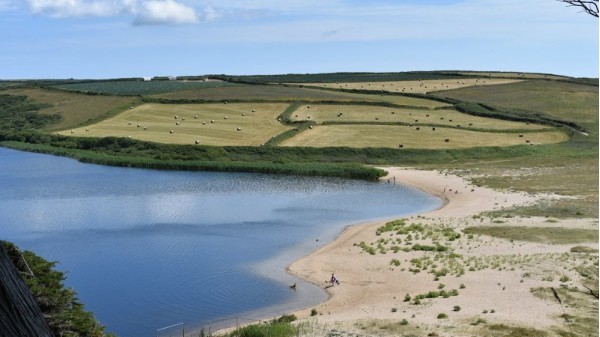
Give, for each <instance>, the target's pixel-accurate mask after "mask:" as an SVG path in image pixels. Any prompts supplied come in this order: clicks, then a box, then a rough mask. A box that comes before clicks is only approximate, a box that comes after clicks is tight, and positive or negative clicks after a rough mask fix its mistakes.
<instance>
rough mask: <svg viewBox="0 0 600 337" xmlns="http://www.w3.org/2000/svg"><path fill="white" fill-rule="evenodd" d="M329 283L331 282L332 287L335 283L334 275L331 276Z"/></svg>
mask: <svg viewBox="0 0 600 337" xmlns="http://www.w3.org/2000/svg"><path fill="white" fill-rule="evenodd" d="M330 281H331V285H334V284H335V282H336V281H337V279H336V278H335V275H334V274H331V280H330Z"/></svg>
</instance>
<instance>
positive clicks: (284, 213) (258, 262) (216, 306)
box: [0, 148, 442, 337]
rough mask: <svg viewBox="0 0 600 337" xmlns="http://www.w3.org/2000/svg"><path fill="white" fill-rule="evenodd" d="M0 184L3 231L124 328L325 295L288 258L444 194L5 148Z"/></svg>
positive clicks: (126, 331)
mask: <svg viewBox="0 0 600 337" xmlns="http://www.w3.org/2000/svg"><path fill="white" fill-rule="evenodd" d="M0 189H1V191H2V193H0V239H3V240H7V241H12V242H14V243H15V244H17V245H18V246H20V247H21V248H22V249H27V250H32V251H34V252H35V253H37V254H38V255H41V256H43V257H44V258H46V259H48V260H51V261H59V264H58V266H57V268H58V269H59V270H61V271H65V272H67V276H68V278H67V281H66V283H67V285H68V286H71V287H73V288H74V289H75V291H77V293H78V294H79V298H80V299H81V301H82V302H83V303H84V304H85V306H86V309H88V310H90V311H92V312H94V314H95V316H96V317H97V318H98V320H99V321H100V322H101V324H103V325H105V326H107V329H106V330H107V331H108V332H115V333H117V334H118V335H119V336H120V337H145V336H156V335H157V329H160V328H162V327H165V326H169V325H172V324H176V323H180V322H184V323H185V325H186V329H188V330H189V329H194V328H198V327H200V326H201V325H202V326H205V325H207V324H210V325H211V327H213V326H214V327H218V326H223V324H233V323H235V319H236V318H237V320H238V321H239V322H240V323H245V322H247V321H251V320H254V319H260V318H263V317H268V316H275V315H281V314H285V313H289V312H291V311H293V310H294V309H299V308H303V307H309V306H312V305H315V304H317V303H319V302H321V301H323V300H325V299H326V294H325V293H324V292H323V291H322V290H321V289H320V288H318V287H316V286H314V285H311V284H308V283H306V282H302V281H300V280H297V279H295V278H294V277H292V276H290V275H287V274H286V273H285V266H286V265H288V264H290V263H291V262H292V261H294V260H295V259H297V258H299V257H301V256H303V255H306V254H308V253H309V252H310V251H313V250H314V249H316V248H318V247H320V246H321V245H324V244H326V243H327V242H330V241H331V240H333V239H334V238H335V236H336V235H337V234H339V233H340V232H341V231H342V230H343V229H344V227H345V226H347V225H350V224H355V223H360V222H365V221H367V220H374V219H384V218H391V217H397V216H398V217H399V216H405V215H410V214H415V213H420V212H423V211H427V210H432V209H435V208H438V207H440V206H441V205H442V201H441V200H439V199H437V198H435V197H433V196H430V195H427V194H425V193H423V192H420V191H418V190H415V189H412V188H408V187H403V186H398V185H396V186H394V185H393V184H387V183H381V182H380V183H369V182H363V181H353V180H344V179H336V178H318V177H293V176H280V175H263V174H243V173H212V172H210V173H208V172H174V171H157V170H144V169H132V168H119V167H107V166H99V165H91V164H84V163H80V162H77V161H75V160H72V159H68V158H62V157H56V156H50V155H44V154H34V153H26V152H20V151H14V150H10V149H4V148H0ZM338 276H339V277H340V278H343V275H338ZM323 277H324V278H327V275H324V276H323ZM294 282H297V283H298V290H297V291H292V290H290V289H289V287H288V285H289V284H291V283H294Z"/></svg>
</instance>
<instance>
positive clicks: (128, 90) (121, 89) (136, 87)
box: [52, 81, 237, 96]
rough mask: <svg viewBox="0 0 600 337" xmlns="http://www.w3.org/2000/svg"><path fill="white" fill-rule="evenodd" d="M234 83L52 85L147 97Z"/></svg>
mask: <svg viewBox="0 0 600 337" xmlns="http://www.w3.org/2000/svg"><path fill="white" fill-rule="evenodd" d="M236 85H237V84H235V83H229V82H223V81H209V82H204V81H198V82H187V81H149V82H144V81H93V82H80V83H71V84H60V85H54V86H52V87H53V88H57V89H62V90H70V91H76V92H85V93H96V94H109V95H127V96H130V95H149V94H155V93H159V92H171V91H178V90H186V89H196V88H214V87H225V86H236Z"/></svg>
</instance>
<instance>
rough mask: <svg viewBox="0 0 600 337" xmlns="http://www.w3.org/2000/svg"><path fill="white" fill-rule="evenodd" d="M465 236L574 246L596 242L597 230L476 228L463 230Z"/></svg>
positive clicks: (513, 227)
mask: <svg viewBox="0 0 600 337" xmlns="http://www.w3.org/2000/svg"><path fill="white" fill-rule="evenodd" d="M464 231H465V233H466V234H481V235H488V236H494V237H499V238H503V239H507V240H519V241H530V242H541V243H550V244H574V243H581V242H598V230H596V229H580V228H562V227H521V226H477V227H468V228H465V230H464Z"/></svg>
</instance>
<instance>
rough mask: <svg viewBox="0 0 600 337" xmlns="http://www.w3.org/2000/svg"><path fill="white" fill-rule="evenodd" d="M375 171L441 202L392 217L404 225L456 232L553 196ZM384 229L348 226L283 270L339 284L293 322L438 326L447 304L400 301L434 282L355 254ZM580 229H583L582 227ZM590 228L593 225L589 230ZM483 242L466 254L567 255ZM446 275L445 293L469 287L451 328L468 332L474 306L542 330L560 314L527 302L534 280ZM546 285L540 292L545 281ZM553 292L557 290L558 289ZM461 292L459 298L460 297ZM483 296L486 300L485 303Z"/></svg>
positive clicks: (424, 174)
mask: <svg viewBox="0 0 600 337" xmlns="http://www.w3.org/2000/svg"><path fill="white" fill-rule="evenodd" d="M379 168H382V169H385V170H386V171H388V175H386V176H385V177H382V178H381V180H383V181H385V180H387V179H395V181H394V183H396V184H400V185H405V186H410V187H412V188H416V189H419V190H421V191H423V192H425V193H428V194H430V195H434V196H436V197H438V198H440V199H441V200H442V201H443V205H442V206H441V207H440V208H438V209H436V210H432V211H428V212H424V213H421V214H414V215H413V216H405V217H398V218H405V219H408V220H409V221H414V219H418V220H419V221H420V222H423V223H425V224H436V223H440V222H441V223H444V224H445V225H446V224H447V225H449V226H450V227H451V228H454V229H457V230H460V229H461V228H464V227H465V226H467V225H469V224H470V225H473V224H475V225H478V224H479V221H475V220H474V219H473V216H474V215H477V214H479V213H481V212H485V211H494V210H499V209H502V208H505V207H513V206H519V205H526V204H529V203H532V202H534V201H536V200H539V199H541V198H554V197H556V196H553V195H542V194H535V195H529V194H526V193H522V192H510V191H497V190H493V189H490V188H486V187H478V186H475V185H472V184H470V183H468V182H467V181H466V180H464V179H463V178H461V177H458V176H456V175H453V174H445V173H443V172H440V171H437V170H417V169H413V168H400V167H379ZM588 220H589V219H588ZM512 221H514V222H515V224H514V225H518V224H520V221H521V220H520V219H514V220H512ZM543 221H544V219H532V222H533V223H535V224H536V225H539V224H542V225H543ZM463 222H464V223H463ZM385 223H386V221H372V222H368V223H362V224H356V225H349V226H347V227H346V228H345V229H344V230H343V231H342V232H341V233H340V234H339V235H338V236H337V238H335V239H334V240H333V241H332V242H330V243H329V244H327V245H325V246H323V247H321V248H319V249H317V250H315V251H313V252H312V253H310V254H308V255H307V256H304V257H302V258H300V259H299V260H296V261H294V262H293V263H291V264H290V265H288V266H287V267H286V271H287V272H288V273H289V274H291V275H293V276H295V277H298V278H300V279H303V280H305V281H308V282H311V283H313V284H316V285H317V286H320V287H321V288H322V289H323V288H325V287H324V286H325V285H326V284H327V283H326V280H328V277H329V276H330V275H331V273H335V274H336V276H337V277H338V279H339V280H340V285H335V286H332V287H327V288H325V289H324V290H325V292H326V293H327V295H328V296H327V299H326V300H325V301H324V302H322V303H320V304H318V305H316V306H314V307H311V308H305V309H301V310H298V311H296V312H293V314H294V315H296V316H297V317H298V319H299V320H301V321H302V320H306V319H308V318H313V317H311V316H313V315H311V310H313V309H314V310H317V312H318V315H317V316H315V317H314V319H316V320H318V321H319V322H321V323H324V324H336V325H340V324H342V325H343V324H346V325H348V324H350V326H349V327H350V329H352V327H354V326H355V325H356V324H357V323H356V322H360V321H364V320H368V319H398V317H403V318H404V317H406V318H409V319H410V320H411V323H412V322H415V323H418V324H421V325H427V324H440V322H439V321H438V320H436V319H435V315H437V313H438V312H443V310H445V311H448V310H449V309H448V308H445V306H447V305H448V304H444V303H443V302H444V301H448V300H440V301H432V302H431V303H429V304H427V305H422V306H416V305H410V304H409V303H407V302H406V301H403V297H404V296H405V294H412V295H413V296H414V294H419V293H426V292H427V291H431V290H434V289H436V288H437V287H438V285H439V282H436V281H434V280H432V279H433V277H431V276H430V275H431V274H429V275H425V274H427V273H420V274H412V273H410V272H403V271H402V272H401V271H400V270H397V269H399V268H397V269H394V268H393V267H390V262H389V261H390V259H391V258H392V256H390V255H391V253H390V254H388V256H387V257H386V255H384V254H375V255H374V256H373V255H369V254H365V253H364V252H362V251H361V249H360V248H358V247H356V246H357V243H358V242H369V241H373V240H377V239H376V238H378V237H377V236H376V235H375V230H376V228H378V227H379V226H382V225H383V224H385ZM465 223H466V224H465ZM582 226H584V225H583V224H582ZM585 226H588V225H585ZM589 226H592V227H593V226H594V225H593V224H592V225H589ZM596 229H597V225H596ZM482 240H484V241H482V242H483V248H479V247H475V248H474V249H473V250H474V251H475V252H476V253H477V254H482V255H483V256H487V255H489V254H494V253H496V254H507V253H508V252H512V253H518V254H560V253H563V252H565V251H568V249H569V248H570V246H572V245H544V244H537V243H529V242H519V243H518V246H517V245H516V244H515V243H512V242H509V241H508V240H502V239H495V238H485V239H482ZM485 240H487V241H485ZM596 246H597V245H596ZM461 248H462V247H461ZM470 250H471V248H469V253H471V251H470ZM411 253H414V252H411ZM411 253H406V254H407V255H409V257H408V258H407V259H410V256H412V255H411ZM461 253H462V252H461ZM465 253H466V250H465ZM413 255H414V254H413ZM405 261H406V260H405ZM402 265H403V266H408V265H407V262H404V261H403V262H402ZM402 270H404V269H402ZM513 270H514V268H513ZM473 275H475V276H473ZM449 277H450V276H448V277H444V280H443V282H444V283H446V285H447V286H448V287H447V289H453V288H459V287H458V286H459V283H461V286H462V282H464V283H465V284H468V285H467V289H465V290H461V296H460V297H457V298H456V300H455V302H456V303H461V306H462V307H463V310H462V311H461V312H460V313H457V314H453V315H456V316H457V321H454V323H459V324H460V323H462V324H465V325H467V327H468V324H466V323H465V322H464V320H465V319H468V317H475V316H477V315H479V314H481V310H482V309H481V307H482V306H483V307H484V308H485V305H487V306H490V307H492V308H493V309H494V312H495V314H494V318H497V319H498V321H499V322H503V323H508V324H518V325H519V324H520V325H531V324H532V322H535V323H533V325H534V326H535V327H541V328H544V327H549V326H552V325H554V324H556V323H557V321H556V319H555V316H559V315H560V314H561V313H562V312H561V311H560V310H561V307H560V306H558V305H556V304H552V303H551V304H548V303H547V302H545V301H544V300H542V299H540V298H536V297H534V296H532V295H531V294H530V289H531V288H532V287H534V286H535V285H536V284H540V282H533V280H532V281H531V282H530V281H529V280H528V282H523V280H522V278H521V276H520V274H519V273H518V271H516V272H505V273H500V272H495V271H491V270H489V271H488V270H486V271H482V272H474V273H468V274H465V276H463V277H462V278H460V279H455V278H454V277H452V279H448V278H449ZM515 281H516V282H515ZM440 282H441V281H440ZM467 282H468V283H467ZM555 283H556V282H555ZM496 284H498V285H500V284H503V286H502V287H500V291H498V290H499V289H497V288H498V286H496ZM545 286H547V282H546V284H545ZM556 286H557V287H558V286H560V285H559V284H557V285H556ZM507 287H510V288H511V289H512V290H513V292H511V294H510V296H507V292H504V291H503V290H504V289H505V288H507ZM438 289H439V288H438ZM461 289H462V288H461ZM463 293H465V294H464V295H463ZM486 297H488V298H487V299H486ZM446 303H447V302H446ZM514 303H520V305H519V307H518V308H515V307H514ZM453 304H454V302H453ZM396 311H398V312H402V314H399V313H396ZM534 312H535V313H534ZM407 313H410V314H412V316H408V314H407ZM461 320H462V321H461ZM346 328H348V326H346Z"/></svg>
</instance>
